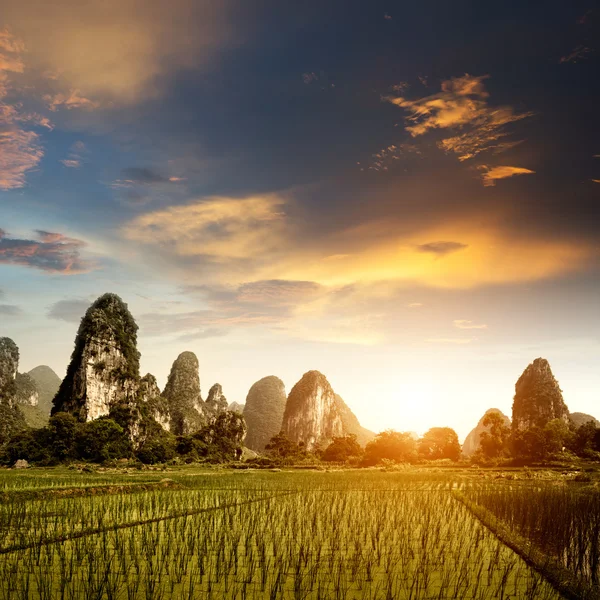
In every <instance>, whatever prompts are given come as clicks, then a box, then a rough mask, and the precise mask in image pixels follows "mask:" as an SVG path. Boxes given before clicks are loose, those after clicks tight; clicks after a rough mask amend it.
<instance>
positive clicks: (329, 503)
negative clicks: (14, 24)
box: [0, 469, 560, 600]
mask: <svg viewBox="0 0 600 600" xmlns="http://www.w3.org/2000/svg"><path fill="white" fill-rule="evenodd" d="M169 475H171V476H172V478H173V480H174V481H176V482H177V483H178V484H179V486H180V487H179V488H157V489H150V490H143V491H139V492H137V493H128V494H125V493H116V494H112V495H88V496H83V497H59V496H49V497H48V498H47V499H46V500H40V499H15V500H13V501H11V502H3V503H2V504H0V532H1V533H2V535H1V536H0V539H1V540H2V541H1V542H0V552H1V553H2V554H0V600H2V599H4V598H6V599H8V598H11V599H12V598H27V597H36V598H38V597H39V598H60V599H76V598H98V599H100V598H105V599H113V598H123V599H127V600H140V599H150V598H152V599H153V600H156V599H159V598H172V597H177V598H215V599H217V598H240V599H242V598H294V599H295V598H304V599H318V598H333V599H337V598H356V599H358V598H368V599H380V598H381V599H384V598H394V599H397V598H399V599H404V598H406V599H409V598H432V599H433V598H461V599H462V598H473V599H475V598H477V599H485V598H490V599H491V598H558V597H560V596H559V595H558V594H557V593H556V592H555V591H554V589H553V588H552V587H551V586H550V585H549V584H548V583H547V582H546V581H545V580H544V579H543V578H541V577H540V576H539V575H538V574H537V573H536V572H535V571H534V570H533V569H531V568H530V567H529V566H528V565H527V564H526V563H525V561H524V560H522V559H521V558H520V557H519V556H518V555H517V554H515V553H514V552H513V551H512V550H510V549H509V548H508V547H507V546H506V545H504V544H503V543H502V542H501V541H500V540H499V539H498V538H497V537H496V536H494V535H493V534H492V533H491V532H490V531H489V530H487V529H486V528H485V527H483V526H482V524H481V523H480V522H479V521H478V520H477V519H476V518H474V517H473V515H472V514H471V513H470V512H469V510H467V509H466V508H465V506H464V505H463V504H462V503H460V502H458V501H457V500H456V498H455V497H454V496H453V494H452V493H451V492H452V490H453V489H456V488H459V487H460V488H465V487H468V482H466V480H465V478H464V476H462V475H460V474H448V473H383V472H379V471H363V472H358V471H357V472H332V473H321V472H290V473H286V472H280V473H270V472H256V473H235V472H231V471H229V472H223V473H212V474H211V473H207V472H200V471H198V470H192V469H190V470H184V471H182V472H174V473H169ZM80 477H82V475H80ZM115 479H118V477H117V478H115ZM61 483H62V484H63V485H64V484H65V480H63V481H62V482H61ZM74 483H76V479H74V480H71V484H74ZM15 487H16V486H15Z"/></svg>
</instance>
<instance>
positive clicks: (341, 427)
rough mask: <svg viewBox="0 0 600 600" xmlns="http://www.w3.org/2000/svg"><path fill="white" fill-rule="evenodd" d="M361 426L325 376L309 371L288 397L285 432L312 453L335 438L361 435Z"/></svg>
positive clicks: (283, 427)
mask: <svg viewBox="0 0 600 600" xmlns="http://www.w3.org/2000/svg"><path fill="white" fill-rule="evenodd" d="M357 427H359V428H360V424H359V423H358V419H356V417H355V416H354V414H353V413H352V411H351V410H350V409H349V408H348V407H347V406H346V404H345V403H344V401H343V400H342V399H341V398H340V397H339V396H337V395H336V394H335V392H334V391H333V389H332V387H331V385H330V384H329V382H328V381H327V378H326V377H325V375H323V374H322V373H319V371H309V372H308V373H305V374H304V375H303V376H302V379H300V381H299V382H298V383H297V384H296V385H295V386H294V387H293V388H292V390H291V392H290V394H289V396H288V398H287V402H286V405H285V412H284V415H283V423H282V427H281V430H282V432H283V433H284V434H285V435H286V436H287V437H288V438H289V439H290V440H292V441H294V442H304V444H305V446H306V448H307V449H308V450H312V449H314V448H315V447H316V446H321V447H324V446H326V445H328V444H329V443H330V442H331V440H332V439H333V438H334V437H341V436H344V435H348V434H350V433H354V434H357V431H358V433H361V432H360V431H359V430H357ZM360 429H362V428H360ZM365 431H367V430H365ZM369 433H370V432H369Z"/></svg>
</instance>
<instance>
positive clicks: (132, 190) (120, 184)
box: [110, 167, 185, 205]
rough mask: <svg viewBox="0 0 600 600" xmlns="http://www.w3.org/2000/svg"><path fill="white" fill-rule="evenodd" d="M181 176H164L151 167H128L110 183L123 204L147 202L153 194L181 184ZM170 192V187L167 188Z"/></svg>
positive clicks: (182, 179)
mask: <svg viewBox="0 0 600 600" xmlns="http://www.w3.org/2000/svg"><path fill="white" fill-rule="evenodd" d="M183 181H185V180H184V178H183V177H177V176H166V175H163V174H162V173H161V172H159V171H157V170H156V169H154V168H151V167H128V168H126V169H122V171H121V176H120V177H119V179H116V180H115V181H113V182H112V183H111V184H110V187H111V188H112V189H113V190H115V191H116V192H117V193H118V198H119V200H121V201H122V202H124V203H125V204H133V205H141V204H147V203H148V202H150V201H151V200H152V199H153V196H154V195H157V194H158V195H160V194H161V192H163V191H166V190H167V189H168V187H169V188H171V187H172V186H175V185H177V184H181V183H182V182H183ZM169 191H170V192H171V191H172V189H169Z"/></svg>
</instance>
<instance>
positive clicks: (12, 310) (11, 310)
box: [0, 304, 23, 317]
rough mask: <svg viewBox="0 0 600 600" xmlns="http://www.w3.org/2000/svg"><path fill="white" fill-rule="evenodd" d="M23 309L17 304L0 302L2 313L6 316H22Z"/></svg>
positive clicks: (0, 311) (0, 312)
mask: <svg viewBox="0 0 600 600" xmlns="http://www.w3.org/2000/svg"><path fill="white" fill-rule="evenodd" d="M22 314H23V309H22V308H21V307H20V306H17V305H16V304H0V315H2V316H4V317H20V316H21V315H22Z"/></svg>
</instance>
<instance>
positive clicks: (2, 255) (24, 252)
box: [0, 229, 95, 275]
mask: <svg viewBox="0 0 600 600" xmlns="http://www.w3.org/2000/svg"><path fill="white" fill-rule="evenodd" d="M36 233H37V239H35V240H24V239H19V238H10V237H8V236H7V234H6V232H5V231H4V230H2V229H0V264H12V265H18V266H23V267H32V268H34V269H39V270H41V271H45V272H47V273H60V274H63V275H72V274H78V273H87V272H89V271H91V270H93V269H94V267H95V265H94V263H92V262H91V261H88V260H85V259H83V258H82V257H81V250H82V249H83V247H84V246H85V245H86V244H85V242H83V241H81V240H77V239H74V238H70V237H67V236H65V235H63V234H62V233H52V232H48V231H41V230H38V231H37V232H36Z"/></svg>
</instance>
